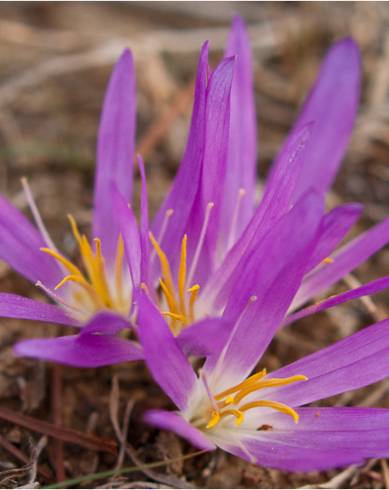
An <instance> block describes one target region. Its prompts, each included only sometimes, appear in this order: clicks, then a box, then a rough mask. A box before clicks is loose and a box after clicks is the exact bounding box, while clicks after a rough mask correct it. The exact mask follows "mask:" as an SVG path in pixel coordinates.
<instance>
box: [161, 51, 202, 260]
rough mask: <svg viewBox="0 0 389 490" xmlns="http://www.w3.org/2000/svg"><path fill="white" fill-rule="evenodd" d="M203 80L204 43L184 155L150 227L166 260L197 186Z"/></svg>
mask: <svg viewBox="0 0 389 490" xmlns="http://www.w3.org/2000/svg"><path fill="white" fill-rule="evenodd" d="M207 79H208V43H205V44H204V45H203V47H202V49H201V54H200V59H199V63H198V67H197V79H196V87H195V95H194V104H193V112H192V121H191V126H190V131H189V136H188V142H187V145H186V148H185V153H184V156H183V159H182V161H181V164H180V166H179V169H178V173H177V176H176V178H175V179H174V183H173V187H172V189H171V191H170V192H169V194H168V196H167V198H166V199H165V201H164V203H163V204H162V206H161V208H160V209H159V211H158V213H157V215H156V217H155V220H154V223H153V226H152V231H153V233H154V236H155V237H156V238H157V240H158V241H160V245H161V247H162V249H163V250H164V251H165V252H166V254H167V255H168V257H169V258H173V257H175V256H176V255H177V254H178V253H179V247H180V240H181V239H182V236H183V234H184V231H185V226H186V224H187V221H188V219H189V216H190V213H191V210H192V206H193V203H194V200H195V197H196V194H197V191H198V186H199V183H200V175H201V161H202V158H203V152H204V134H205V125H204V117H205V101H206V88H207ZM170 210H173V214H172V216H171V217H170V219H169V220H168V223H167V228H166V227H165V226H164V223H165V221H166V219H167V216H168V215H169V212H170ZM163 228H165V229H166V233H164V236H163V238H162V240H160V239H159V237H160V235H161V232H162V230H163Z"/></svg>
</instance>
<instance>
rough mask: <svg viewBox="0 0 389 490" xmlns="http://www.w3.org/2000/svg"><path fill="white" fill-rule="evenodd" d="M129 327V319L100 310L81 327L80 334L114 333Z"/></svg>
mask: <svg viewBox="0 0 389 490" xmlns="http://www.w3.org/2000/svg"><path fill="white" fill-rule="evenodd" d="M129 327H130V323H129V321H128V320H127V319H125V318H123V317H122V316H121V315H118V314H116V313H112V312H110V311H102V312H101V313H97V314H96V315H95V316H94V317H93V318H91V319H90V320H89V322H88V323H87V324H86V325H85V326H84V327H83V328H82V330H81V333H80V335H89V334H103V335H115V334H117V333H118V332H120V330H123V329H125V328H129Z"/></svg>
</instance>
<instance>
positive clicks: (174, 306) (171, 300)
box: [150, 233, 200, 334]
mask: <svg viewBox="0 0 389 490" xmlns="http://www.w3.org/2000/svg"><path fill="white" fill-rule="evenodd" d="M150 241H151V243H152V245H153V247H154V251H155V252H156V253H157V255H158V257H159V261H160V264H161V270H162V274H161V275H162V278H161V279H160V281H159V283H160V286H161V290H162V293H163V296H164V297H165V300H166V303H167V306H168V311H167V312H164V313H163V314H164V315H166V316H168V317H169V318H171V320H172V322H171V324H170V327H171V330H172V331H173V333H174V334H177V333H179V332H180V331H181V329H182V328H183V327H184V326H186V325H188V324H189V323H191V322H193V321H194V304H195V301H196V299H197V295H198V292H199V290H200V286H199V285H198V284H195V285H193V286H192V287H190V288H189V289H186V284H187V282H188V278H187V242H188V237H187V235H184V237H183V239H182V242H181V253H180V263H179V268H178V277H177V290H176V288H175V286H174V283H173V277H172V273H171V268H170V264H169V260H168V258H167V256H166V254H165V253H164V251H163V250H162V249H161V247H160V245H159V243H158V241H157V240H156V239H155V238H154V236H153V235H152V233H150ZM187 293H189V294H190V296H189V301H188V298H187ZM188 310H189V312H188ZM177 321H179V322H180V323H181V324H182V325H176V322H177ZM176 327H179V328H178V329H177V328H176Z"/></svg>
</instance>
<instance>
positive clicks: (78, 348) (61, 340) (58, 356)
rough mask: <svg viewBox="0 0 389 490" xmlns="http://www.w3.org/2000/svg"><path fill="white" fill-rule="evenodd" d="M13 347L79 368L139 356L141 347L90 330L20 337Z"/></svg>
mask: <svg viewBox="0 0 389 490" xmlns="http://www.w3.org/2000/svg"><path fill="white" fill-rule="evenodd" d="M14 351H15V353H16V354H17V355H19V356H27V357H34V358H38V359H44V360H46V361H53V362H58V363H60V364H66V365H69V366H75V367H83V368H95V367H101V366H108V365H111V364H118V363H120V362H129V361H136V360H139V359H142V358H143V355H142V350H141V349H140V347H139V346H138V345H137V344H136V343H135V342H131V341H129V340H124V339H120V338H117V337H113V336H110V335H93V334H84V335H69V336H67V337H57V338H53V339H33V340H24V341H22V342H19V343H17V344H16V345H15V347H14Z"/></svg>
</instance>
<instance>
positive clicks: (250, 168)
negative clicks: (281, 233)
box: [219, 16, 257, 244]
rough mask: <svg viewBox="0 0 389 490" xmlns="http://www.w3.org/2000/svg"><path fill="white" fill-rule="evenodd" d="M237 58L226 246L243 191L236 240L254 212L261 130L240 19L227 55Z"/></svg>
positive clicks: (224, 216)
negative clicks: (242, 191)
mask: <svg viewBox="0 0 389 490" xmlns="http://www.w3.org/2000/svg"><path fill="white" fill-rule="evenodd" d="M235 55H236V60H235V67H234V78H233V82H232V89H231V118H230V136H229V150H228V162H227V173H226V182H225V189H224V196H223V203H222V213H221V214H222V216H221V232H222V233H223V232H224V234H223V235H222V236H221V237H220V239H219V243H220V241H224V244H226V243H227V241H228V238H229V232H230V228H231V216H233V215H234V210H235V208H236V206H237V203H238V195H239V190H240V189H244V191H245V194H244V197H243V198H242V199H241V201H240V202H239V213H238V216H237V225H236V229H235V233H234V235H235V236H234V237H232V238H236V237H238V236H239V235H240V233H241V232H242V231H243V229H244V227H245V226H246V225H247V223H248V222H249V220H250V218H251V216H252V214H253V211H254V190H255V175H256V156H257V147H256V146H257V145H256V138H257V127H256V115H255V100H254V85H253V72H252V54H251V47H250V42H249V39H248V36H247V32H246V27H245V24H244V21H243V19H242V18H241V17H239V16H236V17H235V18H234V20H233V22H232V28H231V32H230V36H229V39H228V45H227V50H226V53H225V56H226V57H230V56H235Z"/></svg>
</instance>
